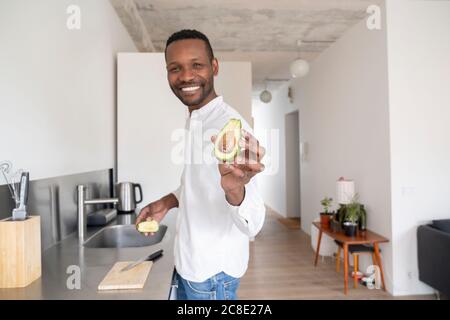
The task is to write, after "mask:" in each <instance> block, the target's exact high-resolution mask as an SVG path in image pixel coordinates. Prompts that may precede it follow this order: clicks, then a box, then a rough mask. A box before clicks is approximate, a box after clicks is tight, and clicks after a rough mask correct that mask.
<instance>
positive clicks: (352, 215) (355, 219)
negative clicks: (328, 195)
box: [339, 194, 367, 230]
mask: <svg viewBox="0 0 450 320" xmlns="http://www.w3.org/2000/svg"><path fill="white" fill-rule="evenodd" d="M358 199H359V195H358V194H356V195H355V196H354V197H353V199H352V201H351V202H350V203H349V204H347V205H344V206H341V207H340V208H339V211H340V216H339V217H340V222H341V223H342V222H344V221H349V222H352V223H359V225H360V228H361V230H365V229H366V223H367V213H366V209H365V208H364V205H363V204H361V203H359V201H358Z"/></svg>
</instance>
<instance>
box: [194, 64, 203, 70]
mask: <svg viewBox="0 0 450 320" xmlns="http://www.w3.org/2000/svg"><path fill="white" fill-rule="evenodd" d="M201 67H203V65H202V64H200V63H194V68H196V69H198V68H201Z"/></svg>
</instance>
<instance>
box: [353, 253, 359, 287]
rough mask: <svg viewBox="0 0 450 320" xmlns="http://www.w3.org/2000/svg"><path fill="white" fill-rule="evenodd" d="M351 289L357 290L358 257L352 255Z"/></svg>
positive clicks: (354, 254)
mask: <svg viewBox="0 0 450 320" xmlns="http://www.w3.org/2000/svg"><path fill="white" fill-rule="evenodd" d="M353 287H354V288H355V289H356V288H358V255H357V254H356V253H353Z"/></svg>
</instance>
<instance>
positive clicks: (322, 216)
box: [320, 213, 331, 227]
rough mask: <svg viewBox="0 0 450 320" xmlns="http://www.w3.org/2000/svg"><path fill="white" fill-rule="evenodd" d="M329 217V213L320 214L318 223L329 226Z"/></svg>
mask: <svg viewBox="0 0 450 320" xmlns="http://www.w3.org/2000/svg"><path fill="white" fill-rule="evenodd" d="M330 218H331V215H329V214H323V213H321V214H320V224H321V225H322V226H324V227H329V226H330Z"/></svg>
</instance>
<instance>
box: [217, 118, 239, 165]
mask: <svg viewBox="0 0 450 320" xmlns="http://www.w3.org/2000/svg"><path fill="white" fill-rule="evenodd" d="M241 128H242V124H241V120H238V119H231V120H230V121H228V123H227V124H226V125H225V126H224V127H223V129H222V130H221V131H220V132H219V134H218V135H217V138H216V142H215V144H214V155H215V156H216V158H217V159H219V160H220V161H224V162H227V161H230V160H232V159H234V158H235V157H236V156H237V154H238V152H239V140H240V139H241Z"/></svg>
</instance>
